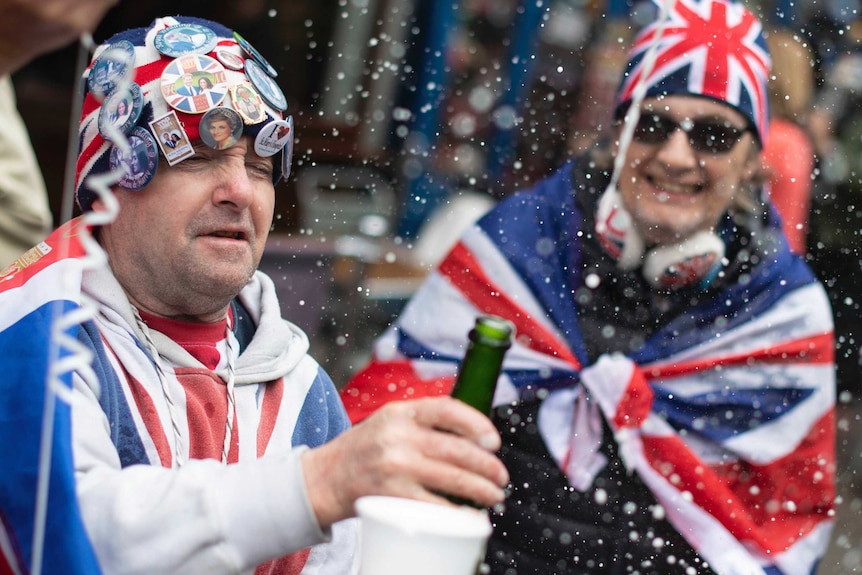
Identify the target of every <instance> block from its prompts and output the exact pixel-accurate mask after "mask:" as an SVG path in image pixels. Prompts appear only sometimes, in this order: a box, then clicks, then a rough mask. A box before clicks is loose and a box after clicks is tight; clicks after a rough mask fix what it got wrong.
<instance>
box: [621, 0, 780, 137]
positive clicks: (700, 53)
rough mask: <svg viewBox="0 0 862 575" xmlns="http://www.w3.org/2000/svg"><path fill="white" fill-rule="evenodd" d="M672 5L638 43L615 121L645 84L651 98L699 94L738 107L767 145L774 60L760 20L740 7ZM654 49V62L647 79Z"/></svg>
mask: <svg viewBox="0 0 862 575" xmlns="http://www.w3.org/2000/svg"><path fill="white" fill-rule="evenodd" d="M672 1H673V5H672V6H671V7H670V10H669V15H668V19H667V20H665V21H659V20H657V21H655V22H653V23H651V24H649V25H648V26H646V27H645V28H644V29H643V30H642V31H641V32H640V33H639V34H638V35H637V37H636V38H635V41H634V46H633V47H632V50H631V52H630V54H629V60H628V64H627V66H626V71H625V74H624V75H623V80H622V83H621V84H620V87H619V90H618V91H617V97H616V107H615V115H616V117H617V118H621V117H623V116H624V115H625V113H626V110H627V109H628V104H629V103H630V102H631V100H632V97H633V95H634V91H635V87H636V86H637V85H638V84H639V83H640V82H642V81H643V82H645V85H646V88H647V90H646V97H647V98H649V97H656V96H667V95H672V94H681V95H694V96H702V97H705V98H711V99H713V100H717V101H719V102H723V103H725V104H728V105H730V106H732V107H734V108H735V109H737V110H738V111H739V112H741V113H742V114H743V115H744V116H745V117H746V118H747V119H748V120H749V122H750V123H751V126H752V127H753V128H754V130H755V134H756V135H757V136H758V138H759V139H760V141H761V142H763V138H764V136H765V135H766V129H767V124H768V116H769V110H768V104H767V91H766V85H767V82H768V79H769V70H770V67H771V60H770V57H769V50H768V48H767V46H766V40H765V39H764V37H763V27H762V25H761V23H760V21H759V20H758V19H757V17H755V16H754V15H753V14H752V13H751V12H749V11H748V10H747V9H746V8H745V7H744V6H742V5H740V4H737V3H736V2H731V1H727V0H672ZM653 2H655V3H656V4H660V3H661V2H662V0H653ZM653 44H655V45H656V50H655V61H654V63H653V66H652V69H651V70H650V71H649V72H648V74H647V76H646V79H645V80H642V77H643V75H644V72H645V68H647V67H648V62H646V59H645V56H646V54H647V51H648V50H649V48H650V46H652V45H653ZM645 64H647V65H645Z"/></svg>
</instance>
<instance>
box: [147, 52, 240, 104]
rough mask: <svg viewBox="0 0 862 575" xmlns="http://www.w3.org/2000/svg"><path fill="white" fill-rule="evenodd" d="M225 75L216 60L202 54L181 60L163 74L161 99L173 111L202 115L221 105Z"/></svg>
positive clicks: (224, 89) (177, 60)
mask: <svg viewBox="0 0 862 575" xmlns="http://www.w3.org/2000/svg"><path fill="white" fill-rule="evenodd" d="M226 75H227V71H226V70H225V69H224V66H222V65H221V63H220V62H218V61H217V60H216V59H215V58H211V57H209V56H206V55H203V54H189V55H187V56H181V57H179V58H177V59H176V60H174V61H173V62H171V63H170V64H168V65H167V67H166V68H165V70H164V72H162V77H161V89H162V96H164V98H165V100H167V102H168V104H169V105H170V106H171V107H172V108H174V109H175V110H178V111H180V112H185V113H187V114H203V113H204V112H206V111H207V110H211V109H212V108H215V107H216V106H218V105H220V104H221V102H222V100H224V97H225V96H226V95H227V85H228V84H227V77H226Z"/></svg>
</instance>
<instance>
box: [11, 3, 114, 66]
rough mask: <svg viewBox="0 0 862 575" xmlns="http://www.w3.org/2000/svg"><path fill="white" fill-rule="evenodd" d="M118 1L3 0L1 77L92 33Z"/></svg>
mask: <svg viewBox="0 0 862 575" xmlns="http://www.w3.org/2000/svg"><path fill="white" fill-rule="evenodd" d="M116 3H117V0H37V1H36V0H0V76H2V75H6V74H11V73H12V72H15V71H16V70H18V69H19V68H20V67H22V66H23V65H24V64H26V63H27V62H29V61H30V60H32V59H33V58H35V57H37V56H40V55H42V54H45V53H48V52H51V51H53V50H56V49H58V48H62V47H63V46H66V45H67V44H69V43H71V42H72V41H74V40H75V39H76V38H78V37H79V36H81V35H82V34H84V33H86V32H92V31H93V29H94V28H95V27H96V25H97V24H98V23H99V21H100V20H101V19H102V17H103V16H104V15H105V12H107V11H108V9H109V8H111V7H112V6H114V4H116Z"/></svg>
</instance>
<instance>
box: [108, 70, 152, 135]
mask: <svg viewBox="0 0 862 575" xmlns="http://www.w3.org/2000/svg"><path fill="white" fill-rule="evenodd" d="M143 105H144V99H143V96H142V95H141V87H140V86H139V85H138V84H136V83H135V82H132V83H131V84H129V85H128V89H126V90H123V91H120V90H114V91H112V92H111V93H110V94H108V97H107V98H105V101H104V103H102V108H101V110H99V120H98V121H99V134H101V136H102V137H103V138H105V139H106V140H108V141H114V140H115V139H117V138H119V137H122V136H125V135H127V134H129V133H130V132H131V131H132V128H134V127H135V124H136V123H137V122H138V119H139V118H140V117H141V110H142V108H143ZM112 131H115V133H112Z"/></svg>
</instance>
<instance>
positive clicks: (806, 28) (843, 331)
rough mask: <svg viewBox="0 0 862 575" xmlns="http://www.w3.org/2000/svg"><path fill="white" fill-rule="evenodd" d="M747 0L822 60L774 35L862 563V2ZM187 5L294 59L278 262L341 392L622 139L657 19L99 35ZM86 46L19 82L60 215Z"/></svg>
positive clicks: (390, 22)
mask: <svg viewBox="0 0 862 575" xmlns="http://www.w3.org/2000/svg"><path fill="white" fill-rule="evenodd" d="M746 5H747V6H748V7H749V8H750V9H752V10H753V11H754V12H755V13H757V14H759V15H760V16H761V19H762V20H763V21H764V22H765V24H766V26H767V28H769V29H770V30H771V31H774V32H773V33H774V35H775V36H776V37H778V36H779V34H789V36H790V37H791V38H792V39H793V42H792V44H793V50H794V51H795V52H796V53H797V55H798V54H802V56H801V60H795V63H793V62H794V60H793V59H792V58H789V57H788V59H785V58H784V57H782V56H781V55H780V54H778V52H781V51H782V50H784V49H786V48H787V47H788V46H789V44H788V43H785V44H784V45H783V46H784V47H783V48H782V47H779V48H772V50H773V52H774V54H773V56H774V58H775V60H776V71H775V74H776V79H775V80H776V82H775V83H776V86H775V89H776V90H777V91H778V96H776V98H777V99H776V100H775V101H776V102H778V104H773V113H775V114H776V115H777V114H779V113H780V114H782V115H783V116H784V118H785V120H787V121H788V122H790V123H791V124H793V125H795V126H797V127H798V128H799V129H801V131H802V132H803V134H804V137H806V138H807V139H808V140H809V142H810V144H811V147H812V150H813V158H812V160H813V166H814V167H813V170H812V171H811V174H810V178H809V179H810V182H807V183H810V185H807V186H805V188H806V189H805V190H804V192H802V193H804V194H805V196H804V197H803V198H801V199H800V201H802V202H803V205H805V206H806V209H805V211H804V213H803V214H802V215H801V216H800V217H799V218H798V220H797V221H795V223H794V226H795V231H796V232H798V234H799V235H800V237H801V240H800V244H799V248H798V249H799V251H800V252H803V253H805V254H806V257H807V258H808V260H809V262H810V264H811V265H812V267H813V268H814V269H815V271H816V273H818V275H819V276H820V277H821V279H822V280H823V281H824V283H825V284H826V286H827V289H828V290H829V294H830V298H831V300H832V304H833V308H834V315H835V322H836V335H837V343H838V345H837V350H836V351H837V361H838V380H839V413H838V425H839V464H840V477H841V488H840V490H841V498H840V500H839V505H838V509H839V516H838V528H837V529H836V533H835V536H834V540H833V544H832V548H831V550H830V553H829V556H828V557H827V559H826V560H825V561H824V563H823V565H822V566H821V569H820V571H819V573H822V574H839V573H862V482H860V474H862V464H860V459H862V458H860V456H859V452H860V449H862V422H860V420H862V415H860V414H862V409H860V400H859V395H860V390H859V373H860V353H859V352H860V348H859V338H860V331H859V330H860V327H862V320H860V298H862V292H860V289H859V286H860V285H862V265H860V229H862V226H860V224H862V19H860V14H859V9H860V7H859V5H858V2H856V1H854V0H826V1H825V2H823V1H820V0H801V1H798V2H793V1H788V0H776V1H775V2H765V1H764V2H746ZM177 13H181V14H183V15H188V16H201V17H204V18H209V19H213V20H216V21H219V22H222V23H224V24H226V25H228V26H230V27H232V28H233V29H235V30H237V31H238V32H240V33H241V34H242V35H243V36H245V38H247V39H248V40H249V41H250V42H251V43H252V44H253V45H254V46H255V47H256V48H258V50H259V51H260V52H261V53H263V54H264V56H265V57H266V58H267V59H268V60H269V61H270V62H271V63H272V64H273V66H274V67H275V68H276V70H277V71H278V74H279V75H278V78H277V81H278V83H279V84H280V86H281V87H282V89H283V90H284V92H285V95H286V96H287V99H288V104H289V109H288V113H289V114H292V115H293V117H294V121H295V125H296V146H295V155H294V162H293V172H292V174H291V176H290V178H289V179H288V180H287V181H286V182H282V183H280V184H279V186H278V188H277V201H276V219H275V223H274V227H273V233H272V235H271V238H270V240H269V244H268V247H267V250H266V254H265V256H264V260H263V261H262V263H261V267H262V268H263V269H264V270H265V271H267V272H268V273H270V275H271V276H272V277H273V278H274V279H275V280H276V282H277V285H278V288H279V294H280V299H281V303H282V306H283V308H284V310H285V312H284V314H285V316H286V317H287V318H288V319H291V320H292V321H294V322H295V323H297V324H299V325H300V326H301V327H302V328H303V329H305V330H306V331H307V332H308V334H309V337H310V339H311V341H312V352H313V354H314V355H315V357H316V358H317V359H318V360H319V361H320V363H321V364H323V365H324V367H326V368H327V370H328V371H329V372H330V373H331V374H332V376H333V379H334V380H335V381H336V383H337V384H339V385H341V384H343V383H344V382H345V381H346V378H348V377H349V376H350V374H351V373H352V372H353V371H355V370H356V369H358V368H359V367H361V365H362V364H363V362H364V361H365V360H366V358H367V357H368V354H369V352H370V348H371V343H372V341H373V339H374V337H375V336H377V335H379V334H380V333H381V332H382V331H383V330H384V329H385V328H386V326H387V325H388V324H389V322H390V321H391V320H392V319H393V318H394V317H395V315H397V313H398V312H399V310H400V309H401V306H403V304H404V303H405V302H406V300H407V299H408V298H409V297H410V295H411V294H412V292H413V290H414V289H415V288H416V287H417V286H418V284H419V283H420V282H421V281H422V278H423V277H424V275H425V274H426V273H427V271H428V270H429V269H430V267H432V266H433V265H434V264H435V263H436V262H437V261H438V260H439V259H440V258H442V257H443V255H445V253H446V251H447V250H448V248H449V247H451V246H452V245H453V243H454V241H455V239H456V238H457V236H458V234H459V232H460V231H461V230H462V229H463V228H464V227H465V226H467V225H469V224H470V223H471V222H472V221H474V220H475V219H476V218H478V217H479V216H480V215H481V214H482V213H484V211H485V210H487V209H488V208H489V207H490V206H491V205H493V203H494V202H496V201H497V200H499V199H500V198H501V197H503V196H505V195H507V194H510V193H512V192H514V191H516V190H517V189H519V188H522V187H526V186H527V185H529V184H530V183H531V182H533V181H535V180H537V179H539V178H541V177H543V176H545V175H547V174H548V173H550V172H551V171H552V170H554V169H555V168H556V167H557V166H559V165H560V164H561V163H562V162H563V161H565V159H566V158H567V157H569V156H571V155H573V154H577V153H578V152H580V151H583V150H585V149H586V148H588V147H589V146H590V145H592V144H593V143H594V142H596V141H597V139H599V138H601V137H602V136H603V134H604V133H605V131H606V129H607V127H608V122H609V120H610V113H611V105H612V101H613V95H614V92H615V90H616V87H617V81H618V78H619V76H620V73H621V70H622V66H623V65H624V64H625V55H626V53H627V51H628V47H629V44H628V42H629V41H630V40H631V38H632V37H633V35H634V33H635V32H636V31H637V29H638V27H639V26H640V25H641V24H642V23H643V22H645V21H648V20H649V19H651V18H652V16H653V12H652V11H651V9H650V8H649V7H648V6H647V5H646V4H645V3H636V2H633V1H629V2H626V1H622V0H609V1H608V2H603V1H600V0H595V1H587V0H524V1H519V0H462V1H460V2H448V1H442V0H314V1H311V0H281V1H272V0H235V1H225V0H220V1H218V2H216V1H208V2H202V1H195V0H185V1H181V2H177V1H176V0H174V1H171V2H167V1H159V0H150V1H149V2H146V3H144V2H130V1H127V0H121V1H120V3H119V4H118V5H117V6H116V7H115V8H114V9H113V10H112V11H111V12H109V13H108V15H107V17H106V18H105V19H104V20H103V22H102V24H101V25H100V27H99V28H98V29H97V31H96V32H95V34H94V37H95V39H96V41H97V42H99V41H103V40H105V39H106V38H107V37H109V36H110V35H111V34H113V33H115V32H117V31H120V30H123V29H126V28H130V27H137V26H145V25H147V24H148V23H149V22H150V21H151V20H152V19H153V18H155V17H156V16H163V15H170V14H177ZM77 53H78V48H77V47H76V46H73V47H70V48H68V49H66V50H63V51H60V52H56V53H53V54H50V55H48V56H45V57H42V58H40V59H38V60H36V61H34V62H33V63H31V64H30V65H28V66H27V67H26V68H24V69H22V70H20V71H19V72H18V73H16V74H15V75H14V76H13V81H14V83H15V87H16V91H17V98H18V107H19V110H20V112H21V114H22V116H23V117H24V120H25V122H26V124H27V127H28V129H29V130H30V135H31V138H32V140H33V146H34V148H35V150H36V154H37V157H38V160H39V163H40V166H41V168H42V170H43V173H44V177H45V181H46V184H47V188H48V192H49V198H50V204H51V209H52V211H53V213H54V217H55V223H58V222H59V219H60V217H61V215H60V214H61V213H62V210H63V181H64V180H63V178H64V169H65V166H66V164H67V147H68V146H67V141H68V139H69V126H70V112H71V106H72V101H73V98H72V95H73V93H74V90H75V89H76V82H75V80H76V76H77V75H78V73H79V72H80V71H77V70H75V66H76V64H75V62H76V56H77ZM786 61H789V62H791V63H790V64H789V65H788V64H786V63H784V64H779V62H786ZM785 66H786V67H785ZM781 90H785V91H788V90H801V93H796V92H794V93H793V96H792V98H791V97H790V96H788V95H787V94H784V95H782V94H781V92H780V91H781ZM788 101H792V102H794V103H797V104H798V105H796V106H791V107H787V106H782V105H781V102H788ZM75 123H77V122H75ZM775 169H776V171H778V169H779V168H775ZM767 175H768V174H767ZM778 191H779V187H778V184H776V185H775V188H774V192H773V193H775V194H776V199H778V198H779V197H778V195H777V194H778ZM441 320H444V321H445V318H441Z"/></svg>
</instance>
